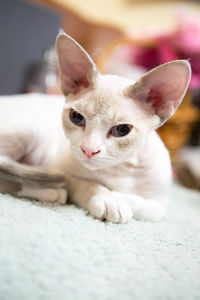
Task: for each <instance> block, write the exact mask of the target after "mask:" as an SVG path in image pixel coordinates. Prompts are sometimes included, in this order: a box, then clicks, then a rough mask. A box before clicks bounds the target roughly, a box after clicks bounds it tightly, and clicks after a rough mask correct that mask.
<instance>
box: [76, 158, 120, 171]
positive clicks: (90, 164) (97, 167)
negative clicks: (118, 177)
mask: <svg viewBox="0 0 200 300" xmlns="http://www.w3.org/2000/svg"><path fill="white" fill-rule="evenodd" d="M80 163H81V164H82V165H83V166H84V167H85V168H86V169H88V170H91V171H96V170H101V169H106V168H109V167H113V166H115V165H116V164H118V163H116V162H114V163H111V162H110V163H102V162H101V163H97V162H93V161H92V160H87V161H80Z"/></svg>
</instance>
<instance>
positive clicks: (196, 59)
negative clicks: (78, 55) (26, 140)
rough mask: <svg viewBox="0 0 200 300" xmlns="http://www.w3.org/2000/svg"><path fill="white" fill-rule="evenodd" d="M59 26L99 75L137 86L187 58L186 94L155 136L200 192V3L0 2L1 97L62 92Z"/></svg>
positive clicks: (180, 176)
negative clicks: (189, 69)
mask: <svg viewBox="0 0 200 300" xmlns="http://www.w3.org/2000/svg"><path fill="white" fill-rule="evenodd" d="M60 28H62V29H63V30H64V31H65V32H66V33H67V34H69V35H71V36H72V37H73V38H75V39H76V40H77V41H78V42H79V43H80V44H81V45H82V46H83V47H84V48H85V49H86V50H87V51H88V53H89V54H90V55H91V56H92V58H93V59H94V61H95V62H96V64H97V66H98V68H99V70H100V71H101V72H102V73H113V74H118V75H122V76H126V77H129V78H132V79H133V80H137V79H138V78H139V77H140V76H141V75H142V74H144V73H145V72H146V71H148V70H150V69H152V68H153V67H156V66H157V65H159V64H162V63H165V62H168V61H171V60H174V59H188V60H189V61H190V63H191V66H192V72H193V73H192V80H191V83H190V87H189V90H188V92H187V94H186V96H185V98H184V100H183V103H182V104H181V106H180V108H179V109H178V111H177V112H176V114H175V115H174V116H173V117H172V118H171V119H170V120H169V121H168V122H167V123H166V124H165V125H164V126H163V127H161V128H160V129H159V130H158V133H159V135H160V136H161V138H162V139H163V141H164V143H165V144H166V146H167V148H168V149H169V151H170V155H171V158H172V163H173V169H174V178H175V179H176V180H178V181H179V182H181V183H182V184H184V185H186V186H188V187H190V188H194V189H199V190H200V1H192V0H190V1H189V0H188V1H164V0H162V1H161V0H160V1H159V0H157V1H155V0H154V1H150V0H148V1H147V0H146V1H145V0H0V94H1V95H5V94H6V95H10V94H18V93H32V92H42V93H48V94H57V93H58V94H59V93H60V88H59V79H58V71H57V64H56V54H55V49H54V44H55V39H56V35H57V33H58V31H59V29H60Z"/></svg>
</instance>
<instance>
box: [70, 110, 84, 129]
mask: <svg viewBox="0 0 200 300" xmlns="http://www.w3.org/2000/svg"><path fill="white" fill-rule="evenodd" d="M70 120H71V121H72V123H74V124H75V125H78V126H84V125H85V118H84V117H83V116H82V115H81V114H80V113H79V112H77V111H75V110H73V109H71V111H70Z"/></svg>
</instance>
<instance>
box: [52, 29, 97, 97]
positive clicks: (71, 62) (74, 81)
mask: <svg viewBox="0 0 200 300" xmlns="http://www.w3.org/2000/svg"><path fill="white" fill-rule="evenodd" d="M56 51H57V56H58V63H59V71H60V79H61V88H62V91H63V93H64V94H65V95H68V94H69V93H72V94H77V93H78V92H79V91H80V90H81V88H86V89H87V88H90V87H92V86H93V85H94V83H95V81H96V78H97V76H98V74H99V73H98V70H97V68H96V65H95V63H94V62H93V60H92V59H91V57H90V56H89V54H88V53H87V52H86V51H85V50H84V49H83V48H82V47H81V46H80V45H79V44H78V43H77V42H76V41H75V40H73V39H72V38H71V37H70V36H68V35H66V34H64V33H61V34H59V35H58V37H57V39H56Z"/></svg>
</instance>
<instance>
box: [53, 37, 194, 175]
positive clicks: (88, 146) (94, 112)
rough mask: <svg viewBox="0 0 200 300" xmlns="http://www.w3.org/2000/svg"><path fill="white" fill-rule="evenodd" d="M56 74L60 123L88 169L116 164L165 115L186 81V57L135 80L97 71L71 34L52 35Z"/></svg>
mask: <svg viewBox="0 0 200 300" xmlns="http://www.w3.org/2000/svg"><path fill="white" fill-rule="evenodd" d="M56 46H57V54H58V61H59V67H60V78H61V85H62V90H63V93H64V94H65V95H66V101H65V105H64V109H63V115H62V118H63V128H64V131H65V134H66V136H67V138H68V139H69V141H70V144H71V150H72V152H73V154H74V156H75V157H76V158H78V159H79V160H80V161H81V163H82V164H83V165H84V166H85V167H87V168H88V169H93V170H95V169H99V168H105V167H108V166H112V165H115V164H118V163H120V162H122V161H124V160H127V158H128V157H130V156H131V155H133V154H134V151H135V150H136V149H137V148H138V147H139V146H140V145H141V143H143V141H144V139H145V138H146V137H147V135H148V134H149V133H150V132H151V131H152V130H154V129H156V128H158V127H160V126H161V125H162V124H163V123H164V122H165V121H166V120H167V119H169V118H170V117H171V116H172V115H173V114H174V112H175V111H176V109H177V107H178V106H179V104H180V103H181V100H182V98H183V97H184V95H185V92H186V90H187V88H188V84H189V82H190V76H191V69H190V65H189V63H188V62H187V61H185V60H177V61H173V62H170V63H167V64H164V65H161V66H159V67H157V68H155V69H153V70H152V71H150V72H148V73H146V74H145V75H144V76H142V77H141V78H140V79H139V80H138V81H137V82H135V83H134V82H132V81H131V80H130V79H127V78H122V77H118V76H115V75H100V73H99V72H98V70H97V68H96V66H95V64H94V62H93V61H92V59H91V58H90V56H89V55H88V54H87V52H86V51H85V50H84V49H83V48H82V47H81V46H80V45H79V44H78V43H76V42H75V41H74V40H73V39H72V38H70V37H69V36H67V35H65V34H60V35H59V36H58V38H57V43H56Z"/></svg>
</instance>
